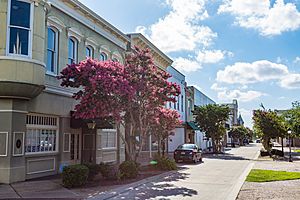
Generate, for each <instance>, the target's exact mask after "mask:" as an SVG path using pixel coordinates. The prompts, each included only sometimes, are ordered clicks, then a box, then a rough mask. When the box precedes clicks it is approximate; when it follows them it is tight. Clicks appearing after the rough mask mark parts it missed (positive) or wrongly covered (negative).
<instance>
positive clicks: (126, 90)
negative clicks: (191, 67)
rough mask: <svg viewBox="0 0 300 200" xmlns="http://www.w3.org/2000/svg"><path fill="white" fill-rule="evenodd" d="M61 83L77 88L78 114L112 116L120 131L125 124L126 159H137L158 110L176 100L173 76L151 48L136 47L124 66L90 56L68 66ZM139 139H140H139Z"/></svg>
mask: <svg viewBox="0 0 300 200" xmlns="http://www.w3.org/2000/svg"><path fill="white" fill-rule="evenodd" d="M58 78H59V79H61V80H62V83H61V85H62V86H65V87H72V88H77V90H78V91H77V92H75V93H74V96H73V97H74V98H75V99H76V100H78V102H79V103H78V104H77V105H76V106H75V117H77V118H82V119H97V118H107V117H112V118H113V119H114V121H115V123H116V128H117V131H118V133H119V131H120V125H123V126H124V127H125V136H123V135H122V134H118V135H120V136H121V138H122V140H123V142H124V143H125V146H126V148H125V150H126V158H127V159H129V160H135V161H136V160H137V157H138V156H139V154H140V152H141V150H142V146H143V145H144V141H145V138H146V137H147V136H149V134H150V131H151V127H153V124H155V123H156V120H154V119H155V118H154V117H153V116H155V115H156V113H155V111H156V110H157V109H158V108H161V107H162V106H164V105H165V104H166V102H168V101H171V102H175V101H176V100H175V96H178V95H179V93H180V88H179V86H178V85H176V84H173V83H169V82H168V81H167V80H168V78H170V75H169V74H168V73H167V72H165V71H163V70H160V69H158V68H157V67H156V66H155V65H154V63H153V60H152V57H151V55H150V53H149V50H141V49H138V48H135V50H134V51H133V53H131V54H129V55H128V56H127V57H126V61H125V66H124V65H122V64H120V63H118V62H113V61H98V60H93V59H87V60H85V61H82V62H80V63H79V64H72V65H68V66H67V67H66V68H65V69H63V70H62V72H61V75H60V76H59V77H58ZM136 138H139V139H138V140H137V139H136Z"/></svg>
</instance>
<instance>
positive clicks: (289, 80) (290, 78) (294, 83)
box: [280, 74, 300, 89]
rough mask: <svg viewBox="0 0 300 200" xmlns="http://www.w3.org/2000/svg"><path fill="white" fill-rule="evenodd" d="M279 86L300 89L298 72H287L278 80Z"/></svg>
mask: <svg viewBox="0 0 300 200" xmlns="http://www.w3.org/2000/svg"><path fill="white" fill-rule="evenodd" d="M280 86H281V87H283V88H287V89H300V74H288V75H286V76H285V77H283V78H282V79H281V81H280Z"/></svg>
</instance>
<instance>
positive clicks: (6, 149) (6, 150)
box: [0, 132, 8, 157]
mask: <svg viewBox="0 0 300 200" xmlns="http://www.w3.org/2000/svg"><path fill="white" fill-rule="evenodd" d="M0 134H6V141H5V154H0V157H6V156H7V154H8V132H0Z"/></svg>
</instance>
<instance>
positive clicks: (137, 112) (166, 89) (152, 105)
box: [125, 47, 180, 160]
mask: <svg viewBox="0 0 300 200" xmlns="http://www.w3.org/2000/svg"><path fill="white" fill-rule="evenodd" d="M125 71H126V72H127V74H128V78H129V82H130V83H131V86H132V87H133V88H134V89H135V95H134V97H133V98H132V101H130V102H128V107H127V112H126V122H127V123H126V131H125V133H126V138H132V139H134V141H131V143H130V145H128V148H129V151H130V155H127V156H132V155H134V157H131V158H128V159H133V160H136V159H137V157H138V156H139V154H140V152H141V150H142V147H143V146H144V145H145V140H146V137H148V136H149V134H151V129H152V127H153V124H155V123H156V121H155V120H154V119H155V117H153V116H155V115H156V113H155V111H156V110H158V109H159V108H161V107H163V106H165V104H166V102H176V100H175V96H178V95H179V94H180V87H179V86H178V85H176V84H174V83H170V82H168V81H167V80H168V78H170V77H171V76H170V75H169V74H168V73H167V72H165V71H163V70H161V69H159V68H158V67H157V66H155V64H154V62H153V59H152V57H151V55H150V52H149V50H148V49H145V50H142V49H139V48H137V47H136V48H135V51H134V53H132V54H130V55H128V56H127V58H126V64H125ZM135 138H139V140H138V141H136V140H135Z"/></svg>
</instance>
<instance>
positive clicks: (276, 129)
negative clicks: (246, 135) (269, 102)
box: [252, 110, 287, 151]
mask: <svg viewBox="0 0 300 200" xmlns="http://www.w3.org/2000/svg"><path fill="white" fill-rule="evenodd" d="M252 119H253V121H254V129H255V132H256V133H257V135H258V136H259V137H261V138H262V143H263V146H264V148H265V149H266V150H267V151H270V150H271V147H270V140H271V139H272V138H276V137H283V136H285V134H286V131H287V129H286V126H285V124H284V119H283V118H282V117H280V116H278V115H277V113H276V112H274V111H271V110H268V111H267V110H254V111H253V117H252Z"/></svg>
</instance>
